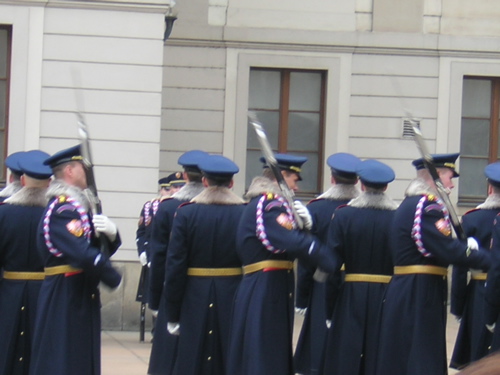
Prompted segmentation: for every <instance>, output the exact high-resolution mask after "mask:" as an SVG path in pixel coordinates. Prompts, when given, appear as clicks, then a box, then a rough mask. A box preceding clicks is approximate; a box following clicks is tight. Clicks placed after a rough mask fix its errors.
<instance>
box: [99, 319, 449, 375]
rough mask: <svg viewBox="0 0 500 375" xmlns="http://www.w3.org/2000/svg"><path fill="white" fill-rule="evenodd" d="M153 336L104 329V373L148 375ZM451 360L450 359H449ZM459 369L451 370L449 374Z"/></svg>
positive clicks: (297, 324) (297, 329)
mask: <svg viewBox="0 0 500 375" xmlns="http://www.w3.org/2000/svg"><path fill="white" fill-rule="evenodd" d="M302 320H303V318H302V316H300V315H296V316H295V330H294V342H297V337H298V334H299V332H300V327H301V326H302ZM457 330H458V324H457V322H456V321H455V319H454V318H453V317H452V316H451V315H450V316H448V327H447V341H448V342H447V345H448V358H449V357H450V355H451V351H452V350H453V345H454V342H455V337H456V335H457ZM150 340H151V336H150V335H149V333H147V334H146V340H145V342H143V343H141V342H139V332H129V331H126V332H124V331H103V332H102V375H116V374H120V375H146V373H147V369H148V361H149V352H150V350H151V342H150ZM448 362H449V361H448ZM456 373H457V371H454V370H451V369H450V370H449V375H453V374H456Z"/></svg>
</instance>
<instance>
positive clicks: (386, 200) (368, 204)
mask: <svg viewBox="0 0 500 375" xmlns="http://www.w3.org/2000/svg"><path fill="white" fill-rule="evenodd" d="M348 205H349V206H351V207H356V208H374V209H376V210H391V211H392V210H395V209H396V208H398V205H397V204H396V202H394V201H393V200H392V199H391V198H390V197H389V196H388V195H387V194H385V193H374V192H363V193H361V195H360V196H359V197H356V198H354V199H353V200H351V201H350V202H349V203H348Z"/></svg>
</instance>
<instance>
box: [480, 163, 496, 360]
mask: <svg viewBox="0 0 500 375" xmlns="http://www.w3.org/2000/svg"><path fill="white" fill-rule="evenodd" d="M497 164H498V163H495V164H494V165H492V166H491V167H490V168H491V174H494V175H495V181H496V180H497V179H500V176H499V175H498V172H497V168H498V167H497ZM490 251H491V267H490V269H489V272H488V275H487V278H486V291H485V303H484V319H485V324H486V327H487V329H488V331H489V332H492V333H493V337H492V340H491V347H490V348H489V349H490V352H491V353H493V352H496V351H498V350H499V349H500V329H499V328H498V326H499V321H500V214H498V215H497V216H495V219H494V221H493V230H492V233H491V249H490Z"/></svg>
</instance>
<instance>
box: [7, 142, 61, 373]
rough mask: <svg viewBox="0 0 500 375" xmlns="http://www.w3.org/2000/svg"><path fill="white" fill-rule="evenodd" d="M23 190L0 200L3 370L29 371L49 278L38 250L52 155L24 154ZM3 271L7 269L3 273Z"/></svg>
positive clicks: (21, 162)
mask: <svg viewBox="0 0 500 375" xmlns="http://www.w3.org/2000/svg"><path fill="white" fill-rule="evenodd" d="M19 156H20V157H19V158H18V160H17V162H16V164H17V165H16V166H15V168H16V171H18V172H19V174H20V175H21V182H22V186H23V187H22V188H21V190H19V191H17V192H16V193H14V194H13V195H12V196H11V197H9V198H7V199H6V200H5V201H4V203H2V204H0V273H3V279H0V317H1V318H0V337H1V340H0V374H2V375H27V374H28V371H29V365H30V358H31V340H32V334H33V329H34V324H35V314H36V306H37V300H38V292H39V290H40V286H41V285H42V281H43V279H44V277H45V274H44V270H43V263H42V260H41V258H40V256H39V255H38V251H37V248H36V237H37V228H38V223H39V222H40V219H41V217H42V214H43V211H44V210H45V206H47V198H46V197H45V193H46V191H47V187H48V186H49V178H50V176H51V175H52V170H51V169H50V168H49V167H47V166H45V165H43V161H44V160H45V159H46V158H48V157H49V155H48V154H46V153H44V152H42V151H38V150H34V151H28V152H23V153H22V154H19ZM2 271H3V272H2Z"/></svg>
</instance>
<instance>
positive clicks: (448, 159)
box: [412, 153, 460, 177]
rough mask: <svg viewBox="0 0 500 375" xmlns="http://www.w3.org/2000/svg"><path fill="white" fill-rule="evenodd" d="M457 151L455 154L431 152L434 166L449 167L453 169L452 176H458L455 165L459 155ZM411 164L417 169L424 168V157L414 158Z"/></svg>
mask: <svg viewBox="0 0 500 375" xmlns="http://www.w3.org/2000/svg"><path fill="white" fill-rule="evenodd" d="M459 155H460V154H459V153H455V154H432V155H431V156H432V159H433V160H434V165H435V166H436V168H450V169H451V170H452V171H453V177H458V176H460V175H459V174H458V172H457V171H456V169H455V168H456V165H455V162H456V161H457V159H458V157H459ZM412 164H413V166H414V167H415V168H416V169H417V171H418V170H419V169H424V168H425V164H424V159H423V158H420V159H416V160H413V161H412Z"/></svg>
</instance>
